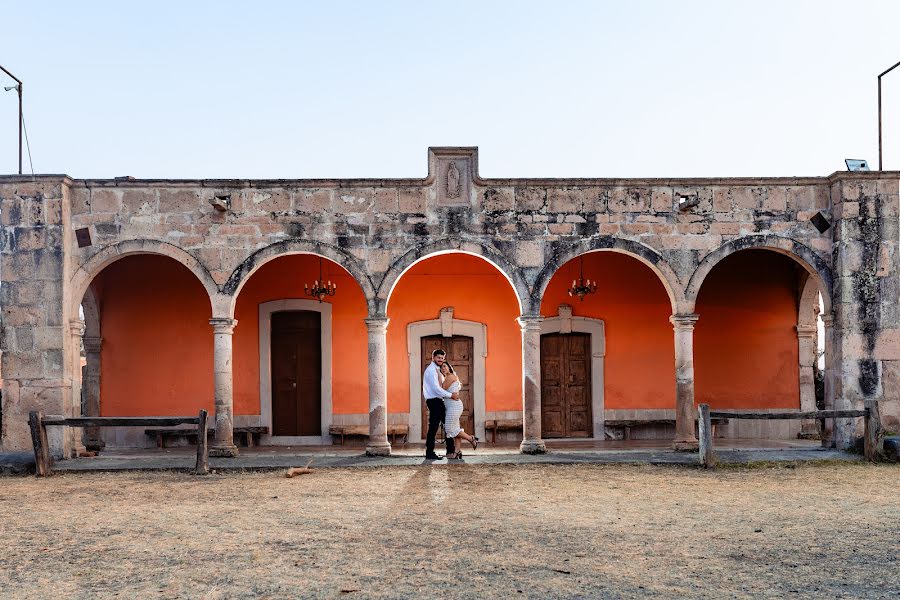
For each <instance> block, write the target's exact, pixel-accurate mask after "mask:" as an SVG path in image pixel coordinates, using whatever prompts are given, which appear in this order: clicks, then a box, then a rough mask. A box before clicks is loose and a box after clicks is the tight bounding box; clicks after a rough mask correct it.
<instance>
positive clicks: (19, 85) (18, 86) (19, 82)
mask: <svg viewBox="0 0 900 600" xmlns="http://www.w3.org/2000/svg"><path fill="white" fill-rule="evenodd" d="M894 66H896V65H894ZM0 69H2V70H3V72H4V73H6V74H7V75H9V76H10V77H12V78H13V79H15V80H16V85H14V86H10V87H5V88H3V89H4V90H6V91H7V92H8V91H10V90H11V89H13V88H15V90H16V91H17V92H18V93H19V175H21V174H22V80H21V79H19V78H18V77H16V76H15V75H13V74H12V73H10V72H9V71H7V70H6V69H5V68H3V66H2V65H0ZM879 85H880V80H879ZM880 89H881V88H879V90H880ZM879 98H880V96H879ZM879 106H880V105H879Z"/></svg>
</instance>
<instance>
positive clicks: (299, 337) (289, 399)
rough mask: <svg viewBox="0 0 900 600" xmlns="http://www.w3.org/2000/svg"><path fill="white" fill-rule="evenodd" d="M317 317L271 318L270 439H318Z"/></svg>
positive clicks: (319, 365) (319, 346) (302, 314)
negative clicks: (291, 436)
mask: <svg viewBox="0 0 900 600" xmlns="http://www.w3.org/2000/svg"><path fill="white" fill-rule="evenodd" d="M321 328H322V324H321V313H319V312H316V311H308V310H297V311H285V312H276V313H273V314H272V435H322V416H321V415H322V338H321Z"/></svg>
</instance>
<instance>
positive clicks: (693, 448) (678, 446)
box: [672, 438, 700, 452]
mask: <svg viewBox="0 0 900 600" xmlns="http://www.w3.org/2000/svg"><path fill="white" fill-rule="evenodd" d="M672 449H673V450H674V451H675V452H697V451H698V450H700V442H699V441H697V439H696V438H683V439H680V440H675V441H673V442H672Z"/></svg>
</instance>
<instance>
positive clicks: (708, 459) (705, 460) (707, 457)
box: [700, 404, 716, 468]
mask: <svg viewBox="0 0 900 600" xmlns="http://www.w3.org/2000/svg"><path fill="white" fill-rule="evenodd" d="M715 464H716V457H715V455H714V454H713V437H712V421H711V420H710V416H709V404H701V405H700V465H701V466H703V467H706V468H710V467H714V466H715Z"/></svg>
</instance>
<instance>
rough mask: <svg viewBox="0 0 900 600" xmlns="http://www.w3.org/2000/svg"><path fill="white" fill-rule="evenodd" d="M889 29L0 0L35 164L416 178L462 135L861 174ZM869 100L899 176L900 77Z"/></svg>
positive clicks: (599, 156)
mask: <svg viewBox="0 0 900 600" xmlns="http://www.w3.org/2000/svg"><path fill="white" fill-rule="evenodd" d="M898 25H900V2H897V1H896V0H883V1H867V0H858V1H856V2H852V3H851V2H846V1H844V2H832V1H830V0H816V1H801V0H781V1H769V0H754V1H737V0H732V1H728V2H721V1H716V2H712V1H709V2H704V1H691V0H678V1H650V0H644V1H641V0H636V1H629V2H622V1H617V2H600V1H594V2H576V1H569V2H567V1H562V0H558V1H557V2H550V1H549V0H546V1H544V2H530V1H523V0H516V1H514V2H513V1H510V2H501V1H490V0H481V1H479V2H469V1H466V0H457V1H455V2H449V3H448V2H440V3H439V2H426V1H424V0H417V1H390V2H388V1H384V2H375V1H371V0H370V1H366V2H363V1H359V2H350V1H330V2H324V1H323V2H283V3H279V2H264V1H257V2H252V3H251V2H224V1H223V2H199V1H198V2H186V1H180V2H168V1H165V0H156V1H154V2H143V3H136V2H129V3H126V2H96V1H91V0H83V1H80V2H62V1H60V2H41V1H37V0H36V1H31V2H21V1H18V0H16V1H13V0H0V32H2V33H0V65H2V66H4V67H6V68H7V69H8V70H10V71H11V72H12V73H14V74H15V75H16V76H17V77H19V78H20V79H22V80H23V82H24V86H23V91H24V111H25V124H26V127H27V131H28V135H29V141H30V146H31V154H32V159H33V164H34V172H35V173H38V174H40V173H65V174H68V175H70V176H72V177H76V178H106V177H116V176H124V175H131V176H134V177H137V178H319V177H323V178H324V177H328V178H331V177H335V178H348V177H424V176H425V175H426V171H427V164H426V156H427V155H426V151H427V148H428V147H429V146H478V147H479V162H480V172H481V175H482V176H484V177H731V176H747V177H762V176H797V175H799V176H824V175H829V174H831V173H833V172H835V171H838V170H843V169H844V168H845V167H844V159H845V158H863V159H867V160H868V161H869V162H870V163H871V165H872V168H873V169H874V168H877V165H878V129H877V124H878V121H877V115H878V112H877V75H878V74H879V73H880V72H882V71H884V70H885V69H887V68H888V67H890V66H891V65H893V64H894V63H896V62H898V61H900V35H897V27H898ZM0 75H2V74H0ZM3 77H4V79H2V82H3V83H2V85H3V86H7V85H13V84H14V82H13V81H12V80H9V79H6V78H5V76H3ZM883 107H884V124H883V131H884V168H885V170H900V67H898V69H896V70H895V71H893V72H892V73H890V74H888V75H886V76H885V78H884V80H883ZM17 161H18V158H17V99H16V94H15V92H14V91H13V92H7V93H0V174H11V173H15V172H16V171H17V169H18V165H17ZM24 170H25V172H26V173H28V172H30V169H29V164H28V157H27V154H26V156H25V162H24Z"/></svg>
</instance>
